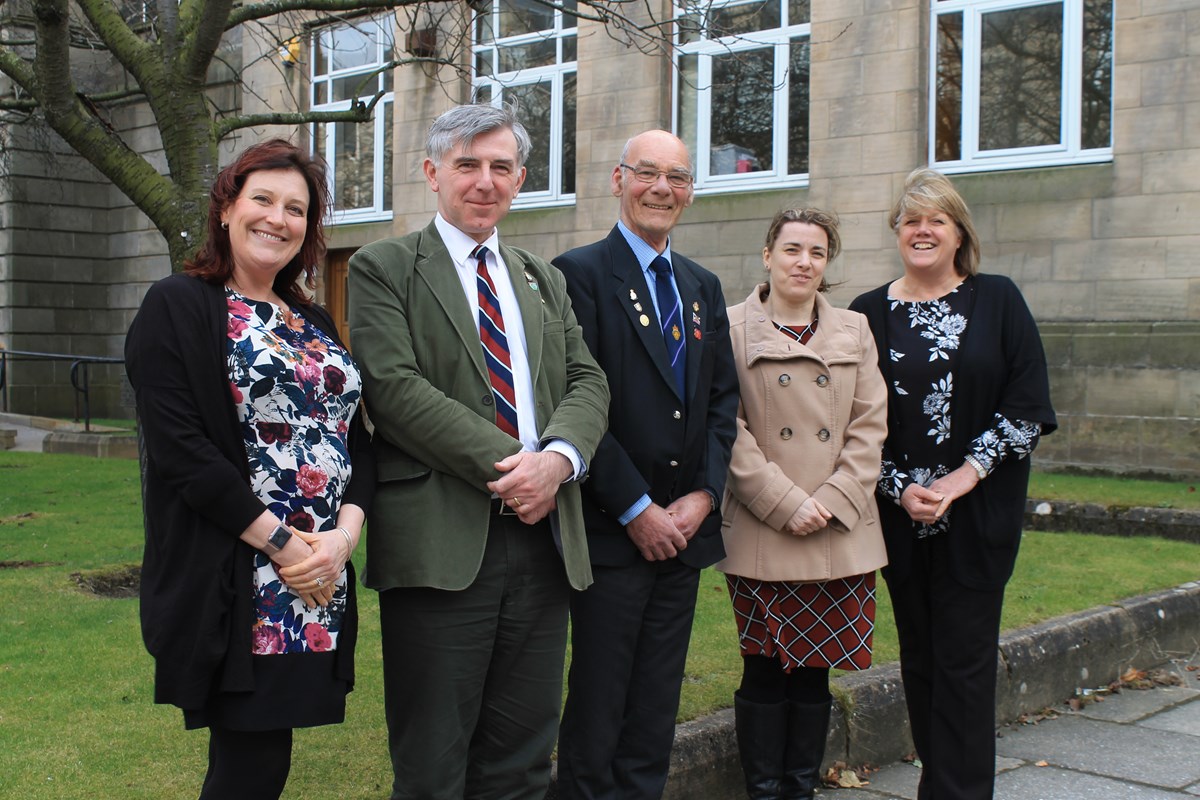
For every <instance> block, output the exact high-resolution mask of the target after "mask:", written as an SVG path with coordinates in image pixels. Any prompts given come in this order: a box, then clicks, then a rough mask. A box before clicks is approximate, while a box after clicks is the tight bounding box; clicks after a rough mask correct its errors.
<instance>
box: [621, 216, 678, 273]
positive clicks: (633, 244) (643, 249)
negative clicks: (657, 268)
mask: <svg viewBox="0 0 1200 800" xmlns="http://www.w3.org/2000/svg"><path fill="white" fill-rule="evenodd" d="M617 230H619V231H620V232H621V235H622V236H624V237H625V241H626V242H628V243H629V247H630V249H632V250H633V255H634V257H635V258H637V260H638V264H639V265H640V266H641V268H642V272H644V273H645V274H647V275H649V274H650V262H651V261H653V260H654V259H655V257H656V256H659V255H661V256H662V257H663V258H665V259H666V260H667V263H668V264H672V266H674V265H673V262H672V261H671V239H670V237H668V238H667V246H666V247H665V248H663V251H662V253H659V252H658V251H657V250H655V249H654V248H653V247H651V246H650V245H648V244H647V243H646V240H645V239H643V238H642V237H640V236H638V235H637V234H636V233H634V232H633V231H631V230H629V228H628V227H627V226H626V225H625V223H624V222H623V221H622V220H619V219H618V220H617Z"/></svg>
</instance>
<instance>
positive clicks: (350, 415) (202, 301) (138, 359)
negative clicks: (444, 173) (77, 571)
mask: <svg viewBox="0 0 1200 800" xmlns="http://www.w3.org/2000/svg"><path fill="white" fill-rule="evenodd" d="M327 207H328V188H327V184H326V180H325V166H324V164H323V162H321V161H319V160H317V159H314V158H312V157H310V156H309V155H308V154H307V153H305V152H304V151H302V150H300V149H299V148H297V147H296V146H294V145H292V144H290V143H288V142H286V141H284V140H282V139H272V140H269V141H266V142H263V143H261V144H257V145H254V146H252V147H250V148H248V149H247V150H245V151H244V152H243V153H242V154H241V155H240V156H239V157H238V158H237V159H236V160H235V161H234V163H233V164H231V165H230V166H228V167H226V168H225V169H223V170H222V171H221V173H220V174H219V175H218V176H217V179H216V182H215V183H214V184H213V187H212V191H211V195H210V207H209V219H208V235H207V239H206V241H205V243H204V245H203V246H202V247H201V249H200V252H199V253H198V255H197V256H196V258H195V259H194V260H192V261H190V262H189V263H188V264H187V265H186V268H185V270H184V272H183V273H182V274H176V275H171V276H170V277H168V278H165V279H163V280H161V281H159V282H158V283H156V284H154V285H153V286H152V287H151V288H150V290H149V291H148V292H147V294H146V298H145V300H144V301H143V303H142V306H141V309H140V310H139V311H138V314H137V317H136V318H135V319H134V321H133V324H132V325H131V326H130V329H129V335H128V337H127V339H126V342H125V361H126V370H127V372H128V374H129V380H130V382H131V383H132V384H133V387H134V389H135V391H136V397H137V411H138V421H139V427H140V432H141V435H142V441H143V443H144V446H145V447H144V456H145V460H144V464H143V472H142V476H143V484H142V485H143V495H144V500H145V526H146V549H145V555H144V560H143V564H142V583H141V617H142V634H143V638H144V640H145V643H146V647H147V649H148V650H149V651H150V654H151V655H152V656H154V659H155V687H154V690H155V691H154V694H155V702H158V703H171V704H174V705H176V706H179V707H180V708H181V709H182V710H183V716H184V724H185V726H186V727H187V728H189V729H192V728H201V727H207V728H208V729H209V736H210V738H209V765H208V774H207V776H206V777H205V780H204V785H203V788H202V789H201V793H200V797H201V798H202V799H203V798H228V797H244V798H277V797H279V795H280V794H281V793H282V791H283V787H284V784H285V783H286V781H287V776H288V771H289V769H290V764H291V748H292V729H293V728H298V727H307V726H312V725H325V724H330V723H337V722H341V721H342V719H343V717H344V716H345V698H346V693H347V692H349V691H350V689H351V688H352V686H353V682H354V672H353V655H354V643H355V637H356V633H357V611H356V605H355V598H354V573H353V567H352V566H351V564H350V555H351V553H352V552H353V551H354V548H355V546H356V545H357V543H358V539H359V536H360V534H361V531H362V525H363V520H364V519H365V515H366V509H367V505H368V503H369V501H370V497H371V493H372V491H373V488H374V484H375V480H374V463H373V461H372V458H371V454H370V446H369V441H368V439H367V435H366V432H365V430H364V429H363V426H362V423H361V414H360V413H359V411H360V407H361V402H360V401H361V395H360V381H359V373H358V369H357V368H356V367H355V365H354V362H353V360H352V359H351V358H350V354H349V352H348V351H347V349H346V348H345V346H344V345H343V344H342V342H341V341H340V340H339V339H338V335H337V333H336V330H335V328H334V324H333V320H332V319H331V318H330V317H329V315H328V314H327V313H326V312H325V311H324V309H322V308H321V307H320V306H318V305H316V304H315V303H314V302H312V299H311V298H310V297H309V296H308V295H307V293H306V292H305V291H304V288H302V287H301V286H300V285H299V283H300V282H301V281H303V284H304V286H305V287H308V288H310V289H311V288H313V287H314V286H315V285H316V270H317V265H318V264H319V262H320V260H321V259H322V258H323V257H324V251H325V240H324V232H323V228H322V220H323V219H324V216H325V212H326V209H327ZM352 467H353V468H352Z"/></svg>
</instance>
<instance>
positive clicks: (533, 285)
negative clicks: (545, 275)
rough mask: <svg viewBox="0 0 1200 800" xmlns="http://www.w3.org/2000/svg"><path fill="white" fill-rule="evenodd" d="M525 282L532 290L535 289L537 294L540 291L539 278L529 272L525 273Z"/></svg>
mask: <svg viewBox="0 0 1200 800" xmlns="http://www.w3.org/2000/svg"><path fill="white" fill-rule="evenodd" d="M525 282H526V283H528V284H529V288H530V289H533V290H534V291H535V292H536V291H537V290H538V282H537V278H535V277H533V276H532V275H530V274H529V271H528V270H526V272H525Z"/></svg>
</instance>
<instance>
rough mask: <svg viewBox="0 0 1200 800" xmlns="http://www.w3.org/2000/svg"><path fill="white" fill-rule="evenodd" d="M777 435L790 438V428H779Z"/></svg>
mask: <svg viewBox="0 0 1200 800" xmlns="http://www.w3.org/2000/svg"><path fill="white" fill-rule="evenodd" d="M779 435H780V437H782V438H784V439H790V438H792V429H791V428H784V429H783V430H781V431H780V432H779Z"/></svg>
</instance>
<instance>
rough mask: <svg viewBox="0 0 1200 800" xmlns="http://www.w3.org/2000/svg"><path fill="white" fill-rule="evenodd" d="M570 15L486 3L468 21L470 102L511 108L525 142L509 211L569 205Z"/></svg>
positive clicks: (567, 5) (531, 5)
mask: <svg viewBox="0 0 1200 800" xmlns="http://www.w3.org/2000/svg"><path fill="white" fill-rule="evenodd" d="M575 7H576V2H575V0H563V2H562V3H559V4H556V5H554V6H551V5H547V4H545V3H542V2H539V0H492V3H491V7H490V9H488V10H486V11H482V12H480V13H478V14H476V15H475V31H474V44H473V47H472V52H473V56H474V64H473V69H472V73H473V75H472V89H473V94H474V98H475V101H476V102H479V103H492V104H493V105H500V104H502V103H513V102H515V103H516V105H517V117H518V118H519V119H520V120H521V124H523V125H524V126H525V128H526V129H527V130H528V131H529V137H530V139H532V141H533V150H532V152H530V154H529V158H528V159H527V160H526V162H525V170H526V175H525V185H524V186H522V187H521V193H520V195H518V196H517V199H516V200H515V201H514V202H513V207H514V208H520V207H522V206H556V205H570V204H571V203H574V202H575V72H576V49H575V48H576V35H575V34H576V23H575V17H574V16H572V15H571V14H570V13H566V12H570V11H573V10H574V9H575Z"/></svg>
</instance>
